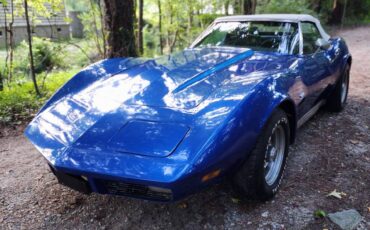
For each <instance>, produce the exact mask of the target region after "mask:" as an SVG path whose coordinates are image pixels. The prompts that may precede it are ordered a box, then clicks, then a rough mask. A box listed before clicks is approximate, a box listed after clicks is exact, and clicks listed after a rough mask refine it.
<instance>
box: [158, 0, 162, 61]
mask: <svg viewBox="0 0 370 230" xmlns="http://www.w3.org/2000/svg"><path fill="white" fill-rule="evenodd" d="M157 4H158V32H159V51H160V54H161V55H162V54H163V38H162V8H161V0H158V1H157Z"/></svg>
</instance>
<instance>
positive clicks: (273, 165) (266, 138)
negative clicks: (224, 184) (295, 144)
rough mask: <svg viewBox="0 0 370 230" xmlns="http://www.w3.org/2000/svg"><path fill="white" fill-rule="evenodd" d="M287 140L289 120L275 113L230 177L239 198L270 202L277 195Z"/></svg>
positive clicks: (283, 166) (279, 111)
mask: <svg viewBox="0 0 370 230" xmlns="http://www.w3.org/2000/svg"><path fill="white" fill-rule="evenodd" d="M289 138H290V133H289V122H288V118H287V116H286V114H285V113H284V111H282V110H281V109H276V110H275V112H274V113H273V114H272V116H271V117H270V119H269V120H268V122H267V124H266V125H265V127H264V129H263V131H262V133H261V134H260V136H259V138H258V140H257V142H256V146H255V148H254V149H253V151H252V152H251V153H250V154H249V156H248V158H247V160H246V161H245V163H244V164H243V165H242V166H241V168H240V169H239V170H238V171H237V172H236V174H235V175H234V176H233V179H232V184H233V188H234V191H235V192H236V195H237V196H239V198H242V199H258V200H269V199H271V198H272V197H273V196H274V195H275V194H276V192H277V190H278V188H279V185H280V182H281V179H282V177H283V173H284V170H285V166H286V159H287V156H288V147H289Z"/></svg>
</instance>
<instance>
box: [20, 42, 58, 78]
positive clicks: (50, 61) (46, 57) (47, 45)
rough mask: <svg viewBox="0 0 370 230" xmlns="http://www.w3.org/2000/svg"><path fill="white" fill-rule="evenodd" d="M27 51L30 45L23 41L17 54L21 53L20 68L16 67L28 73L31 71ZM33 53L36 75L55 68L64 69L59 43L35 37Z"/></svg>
mask: <svg viewBox="0 0 370 230" xmlns="http://www.w3.org/2000/svg"><path fill="white" fill-rule="evenodd" d="M27 49H28V44H27V43H26V42H25V41H23V42H22V43H21V44H20V46H19V47H18V48H17V53H19V54H20V55H21V56H19V57H20V61H19V62H18V64H19V66H15V69H16V70H19V71H27V69H29V59H28V55H26V54H25V52H24V50H27ZM32 52H33V56H34V64H35V72H36V73H41V72H43V71H46V70H48V71H50V70H52V69H54V68H61V67H64V63H63V59H62V54H63V52H62V46H61V45H60V44H58V43H55V42H51V41H50V39H47V38H39V37H33V38H32ZM22 54H23V55H22Z"/></svg>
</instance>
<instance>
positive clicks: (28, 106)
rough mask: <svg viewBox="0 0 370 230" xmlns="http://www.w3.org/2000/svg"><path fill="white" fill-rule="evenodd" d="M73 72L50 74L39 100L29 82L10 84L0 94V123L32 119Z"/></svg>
mask: <svg viewBox="0 0 370 230" xmlns="http://www.w3.org/2000/svg"><path fill="white" fill-rule="evenodd" d="M75 72H76V71H75V70H70V71H68V72H55V73H52V74H50V76H48V78H47V79H46V80H45V84H44V85H43V88H42V92H43V94H42V97H41V98H39V97H37V96H36V94H35V93H34V88H33V85H32V82H30V81H27V82H24V83H21V84H16V83H12V84H11V85H10V87H6V88H5V89H4V90H3V91H1V92H0V123H5V124H10V123H14V122H15V123H17V122H19V121H22V120H29V119H30V118H32V117H33V116H34V114H35V113H36V112H37V110H38V109H39V108H40V107H41V106H42V105H43V104H44V103H45V101H46V100H47V99H48V98H49V97H50V96H51V95H52V94H53V93H54V92H55V91H56V90H57V89H58V88H59V87H60V86H61V85H63V84H64V82H66V81H67V80H68V79H69V78H71V76H73V74H74V73H75ZM39 83H41V82H39Z"/></svg>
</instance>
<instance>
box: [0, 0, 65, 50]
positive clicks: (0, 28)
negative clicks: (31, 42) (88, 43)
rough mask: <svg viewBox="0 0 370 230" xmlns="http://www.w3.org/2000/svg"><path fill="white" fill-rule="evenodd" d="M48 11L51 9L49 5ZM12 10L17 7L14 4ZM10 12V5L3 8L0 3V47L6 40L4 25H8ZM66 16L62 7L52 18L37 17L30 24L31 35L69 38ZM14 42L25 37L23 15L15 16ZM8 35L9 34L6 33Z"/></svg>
mask: <svg viewBox="0 0 370 230" xmlns="http://www.w3.org/2000/svg"><path fill="white" fill-rule="evenodd" d="M49 9H50V11H51V10H52V9H51V8H50V7H49ZM14 10H15V11H16V10H17V7H16V6H14ZM5 12H6V14H7V15H8V16H7V23H5V22H6V20H5ZM10 12H11V8H10V6H8V7H6V8H5V9H4V6H3V5H2V4H1V3H0V48H3V47H5V45H6V44H5V43H6V42H5V40H6V38H5V37H6V31H5V28H6V26H9V19H10V17H9V14H10ZM65 17H66V12H65V10H64V9H63V10H62V11H61V12H58V13H56V14H55V16H53V17H52V18H49V19H48V18H43V17H39V18H37V19H36V20H34V21H33V22H31V24H34V25H35V26H33V27H32V33H33V36H37V37H47V38H51V39H69V37H70V33H69V24H68V23H66V22H65V21H64V18H65ZM13 30H14V42H15V43H16V44H18V43H20V42H21V41H23V40H25V39H26V38H27V28H26V20H25V18H24V17H21V16H15V18H14V24H13ZM8 35H9V34H8Z"/></svg>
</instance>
